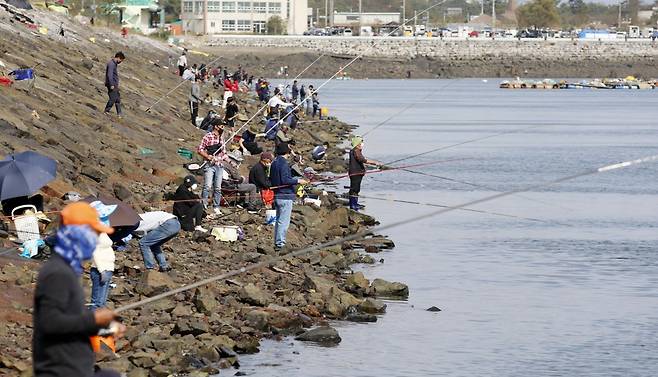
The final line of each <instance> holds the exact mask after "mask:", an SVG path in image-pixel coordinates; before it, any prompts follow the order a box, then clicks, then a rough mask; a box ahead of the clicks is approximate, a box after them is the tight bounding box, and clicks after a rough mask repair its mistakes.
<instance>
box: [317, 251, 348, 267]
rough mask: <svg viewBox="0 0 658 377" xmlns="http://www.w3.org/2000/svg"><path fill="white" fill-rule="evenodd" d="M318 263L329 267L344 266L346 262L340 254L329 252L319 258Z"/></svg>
mask: <svg viewBox="0 0 658 377" xmlns="http://www.w3.org/2000/svg"><path fill="white" fill-rule="evenodd" d="M320 265H321V266H325V267H329V268H346V267H347V262H346V261H345V257H344V256H343V255H342V254H334V253H329V254H327V256H325V257H324V258H322V259H321V260H320Z"/></svg>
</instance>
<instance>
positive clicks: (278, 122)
mask: <svg viewBox="0 0 658 377" xmlns="http://www.w3.org/2000/svg"><path fill="white" fill-rule="evenodd" d="M446 1H448V0H441V1H439V2H437V3H436V4H434V5H431V6H429V7H427V8H425V9H424V10H422V11H421V12H419V13H417V14H416V15H415V16H414V17H412V18H410V19H408V20H406V21H404V22H403V23H402V24H400V25H399V26H398V27H396V28H395V29H393V30H392V31H391V32H389V33H388V34H386V35H385V36H384V38H383V39H381V40H378V41H376V42H375V43H373V44H371V45H370V46H368V47H367V48H366V49H365V50H364V51H362V52H361V53H359V54H358V55H357V56H355V57H354V58H353V59H352V60H350V61H349V62H348V63H347V64H346V65H345V66H342V67H341V68H340V69H339V70H338V71H336V72H335V73H334V74H332V75H331V77H329V78H328V79H327V80H325V81H324V82H323V83H322V84H320V86H318V87H317V89H315V90H314V91H313V92H318V91H319V90H320V89H321V88H323V87H324V86H325V85H327V84H328V83H329V82H331V80H333V79H334V78H336V76H338V75H339V74H340V73H341V72H342V71H344V70H345V69H346V68H348V67H349V66H351V65H352V64H353V63H354V62H356V61H357V60H358V59H360V58H362V57H363V56H364V55H365V54H366V52H368V51H370V50H371V49H373V48H375V47H376V46H377V45H379V42H381V41H382V40H385V38H386V37H390V36H391V35H393V34H394V33H395V32H397V31H398V30H400V28H402V27H403V26H405V25H406V24H407V23H409V22H412V21H415V20H416V19H417V18H418V17H419V16H422V15H423V14H425V13H427V12H429V11H430V10H432V9H433V8H435V7H437V6H439V5H441V4H443V3H445V2H446ZM312 94H313V93H311V95H312ZM301 105H302V103H301V102H300V103H299V104H297V105H295V106H294V107H293V108H292V109H291V110H290V111H289V112H288V113H287V114H286V115H285V116H283V117H281V119H279V120H278V121H277V123H276V125H277V126H278V125H280V124H281V123H283V120H284V119H286V118H287V117H288V116H289V115H290V114H292V113H293V112H294V111H295V110H297V109H298V108H299V107H300V106H301ZM266 106H267V105H265V106H263V107H262V108H261V109H259V110H258V111H257V112H256V113H255V114H254V115H253V116H252V117H251V118H249V120H247V121H246V122H245V123H244V124H243V125H242V126H241V127H239V128H238V129H237V130H236V131H235V132H233V134H232V135H231V136H229V137H228V138H227V139H226V141H225V142H224V143H222V146H221V147H220V148H219V149H218V150H217V152H215V153H214V154H217V153H218V152H219V151H220V150H223V149H224V147H225V146H226V144H228V143H229V141H230V140H232V139H233V137H234V136H236V135H237V134H238V133H240V131H242V130H243V129H244V128H245V127H247V125H249V123H250V122H251V121H252V120H253V119H254V118H255V117H256V115H257V114H258V113H260V112H261V111H262V110H263V109H264V108H265V107H266ZM214 154H213V155H214Z"/></svg>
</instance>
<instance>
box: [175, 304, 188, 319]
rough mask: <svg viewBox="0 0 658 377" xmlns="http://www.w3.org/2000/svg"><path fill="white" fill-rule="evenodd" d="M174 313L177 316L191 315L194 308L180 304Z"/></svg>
mask: <svg viewBox="0 0 658 377" xmlns="http://www.w3.org/2000/svg"><path fill="white" fill-rule="evenodd" d="M171 314H172V315H175V316H176V317H185V316H190V315H192V309H190V307H189V306H187V305H184V304H180V303H179V304H178V305H176V307H175V308H174V310H172V311H171Z"/></svg>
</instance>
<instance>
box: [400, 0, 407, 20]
mask: <svg viewBox="0 0 658 377" xmlns="http://www.w3.org/2000/svg"><path fill="white" fill-rule="evenodd" d="M406 9H407V0H402V22H401V24H404V23H405V22H407V14H406Z"/></svg>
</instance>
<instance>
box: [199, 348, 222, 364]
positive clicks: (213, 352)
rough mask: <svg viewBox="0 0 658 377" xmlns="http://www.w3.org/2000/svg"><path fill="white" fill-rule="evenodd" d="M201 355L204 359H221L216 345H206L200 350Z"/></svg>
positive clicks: (214, 361) (216, 360)
mask: <svg viewBox="0 0 658 377" xmlns="http://www.w3.org/2000/svg"><path fill="white" fill-rule="evenodd" d="M199 356H201V357H203V358H204V359H206V360H208V361H210V362H212V363H216V362H218V361H219V351H218V350H217V348H216V347H215V346H205V347H202V348H201V349H200V350H199Z"/></svg>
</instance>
